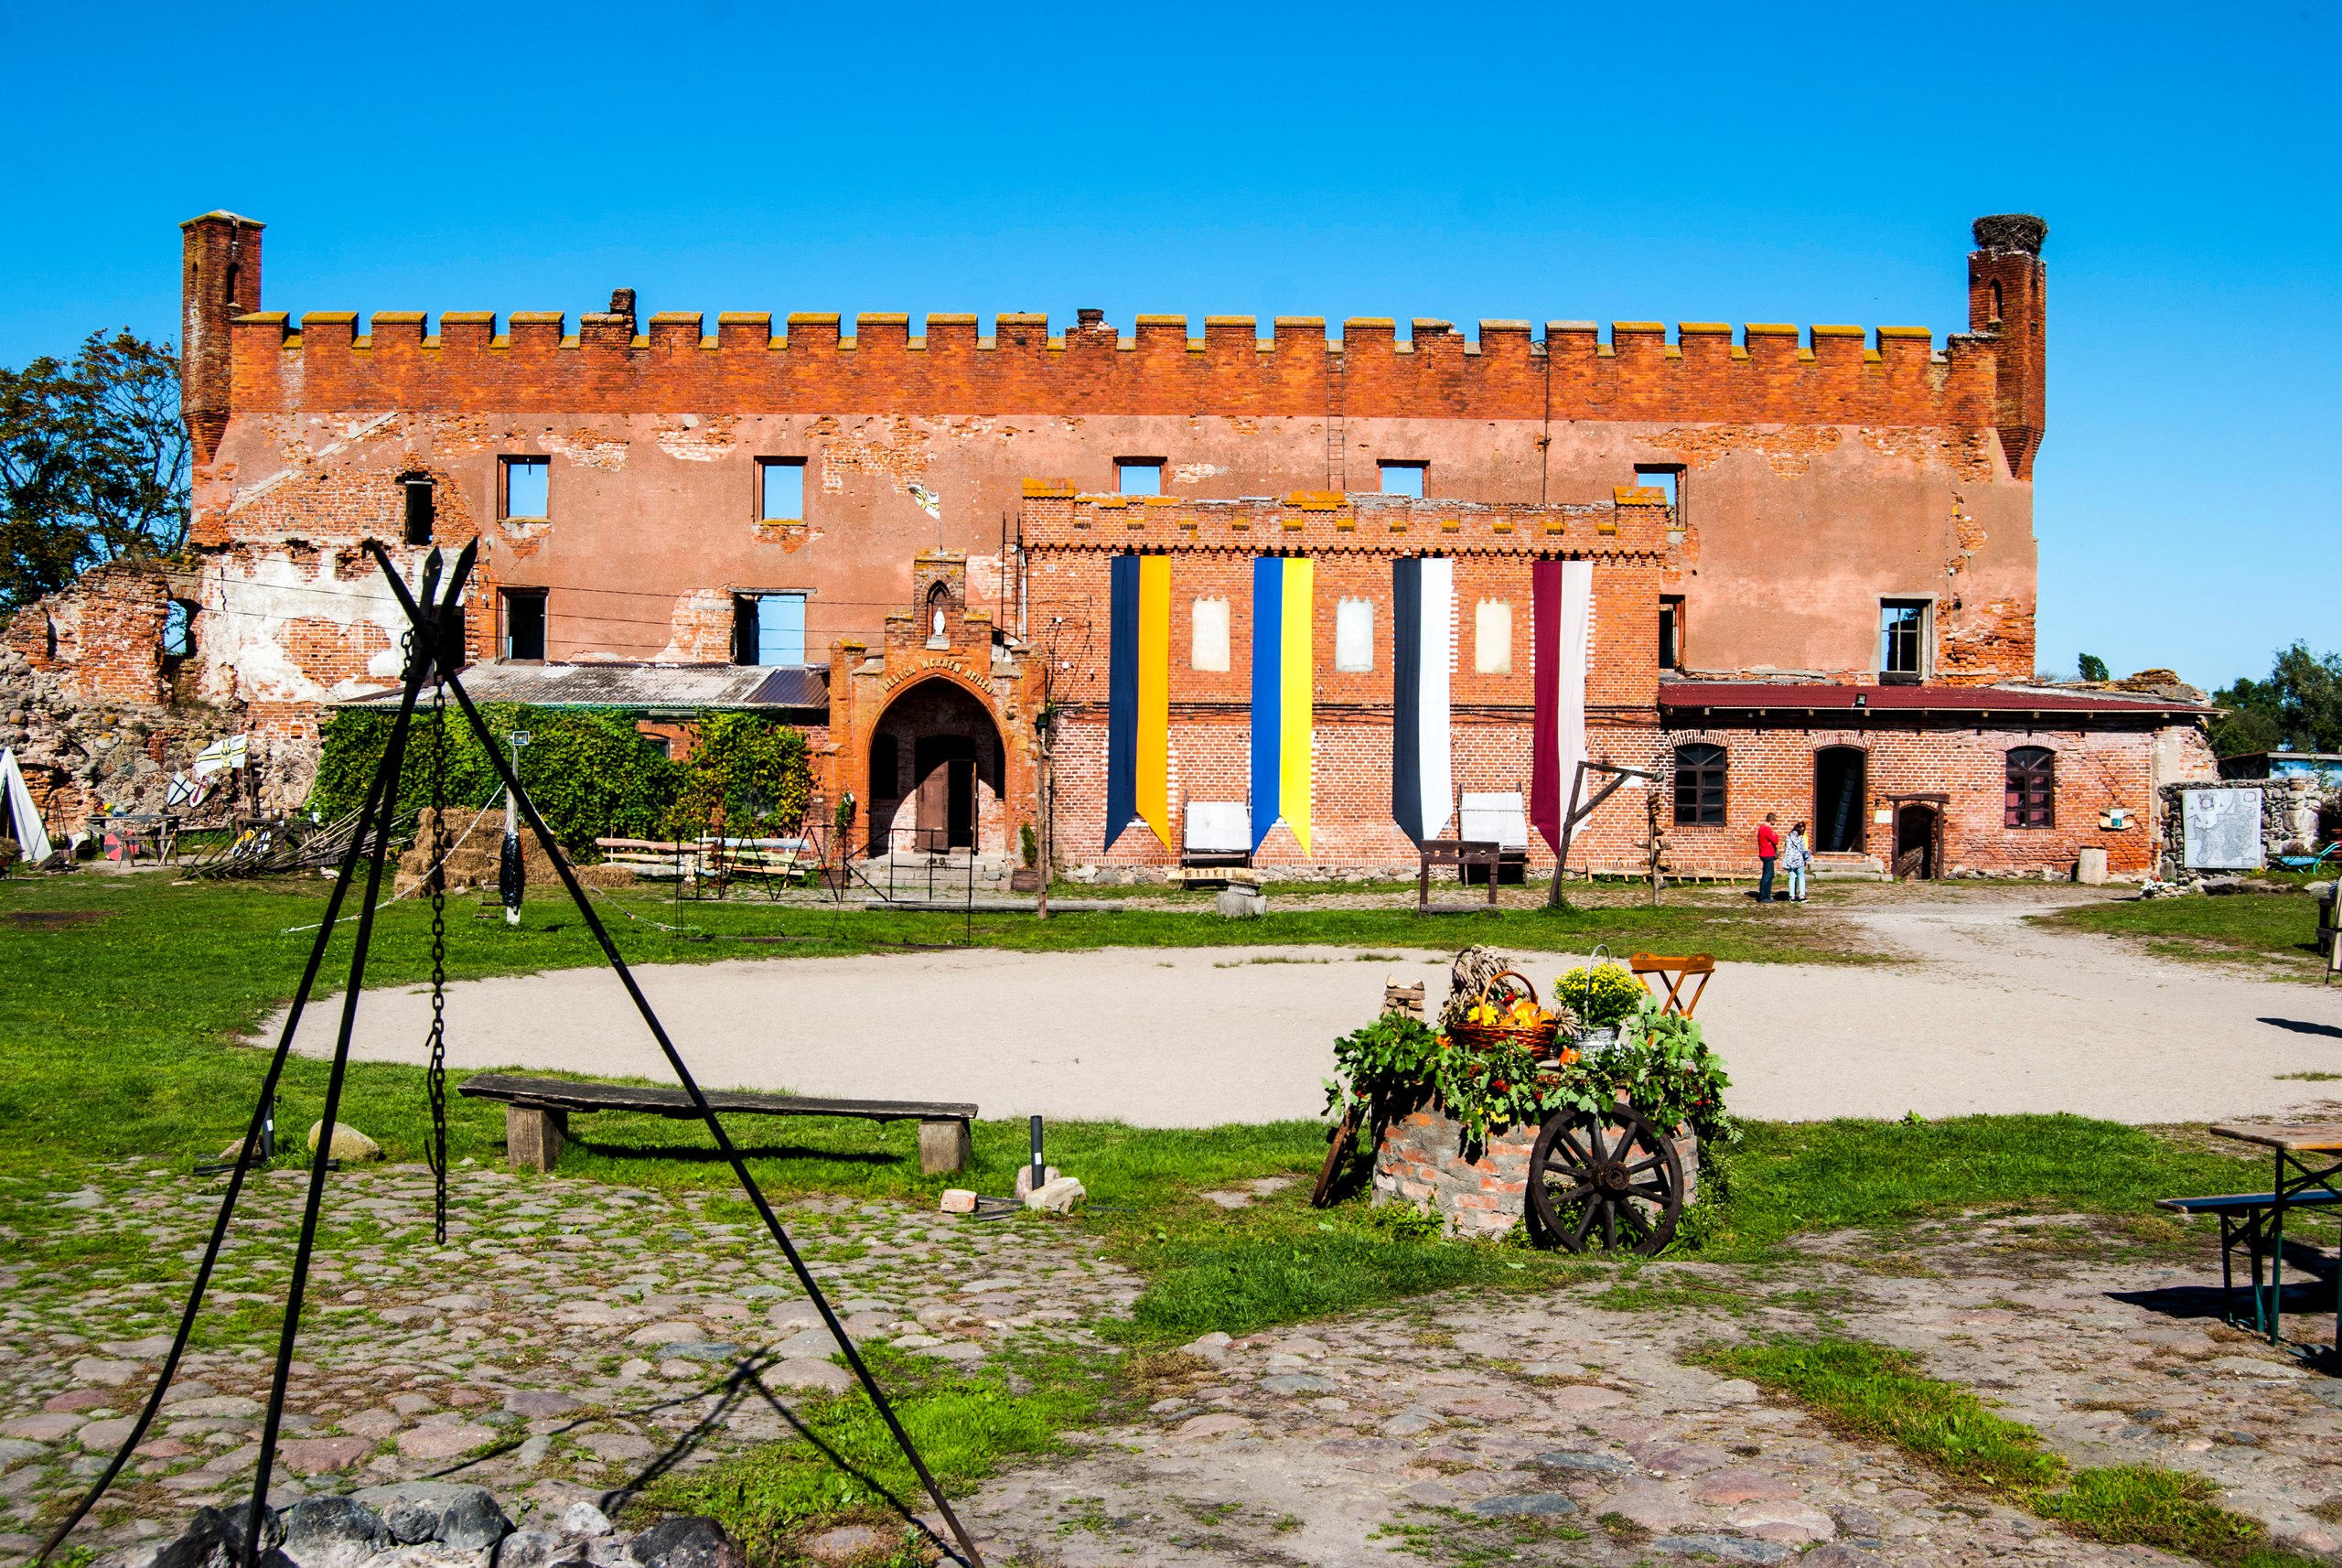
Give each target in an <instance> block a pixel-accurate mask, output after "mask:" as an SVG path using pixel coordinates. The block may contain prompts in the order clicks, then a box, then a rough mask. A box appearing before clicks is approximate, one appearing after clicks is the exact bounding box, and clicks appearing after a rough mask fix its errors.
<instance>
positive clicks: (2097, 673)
mask: <svg viewBox="0 0 2342 1568" xmlns="http://www.w3.org/2000/svg"><path fill="white" fill-rule="evenodd" d="M2080 663H2081V676H2082V679H2083V680H2085V681H2110V680H2112V679H2113V677H2112V676H2111V675H2109V674H2108V673H2107V672H2106V660H2103V659H2100V657H2099V656H2098V655H2097V654H2095V653H2085V654H2083V655H2082V656H2081V660H2080Z"/></svg>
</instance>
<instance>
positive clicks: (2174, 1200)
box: [2155, 1187, 2342, 1334]
mask: <svg viewBox="0 0 2342 1568" xmlns="http://www.w3.org/2000/svg"><path fill="white" fill-rule="evenodd" d="M2336 1204H2342V1193H2337V1192H2335V1191H2333V1190H2331V1189H2329V1188H2326V1187H2312V1188H2310V1189H2308V1190H2307V1191H2304V1192H2289V1193H2287V1194H2286V1195H2285V1207H2286V1208H2288V1209H2294V1208H2331V1207H2333V1206H2334V1205H2336ZM2276 1205H2277V1195H2276V1194H2275V1193H2273V1192H2229V1193H2220V1194H2218V1195H2216V1196H2213V1197H2159V1198H2157V1199H2155V1207H2156V1208H2167V1209H2169V1210H2170V1211H2171V1212H2172V1213H2174V1214H2209V1215H2211V1216H2213V1217H2214V1218H2216V1219H2218V1220H2219V1222H2220V1313H2221V1316H2222V1317H2223V1318H2224V1319H2225V1320H2226V1321H2227V1322H2229V1324H2230V1325H2232V1326H2235V1327H2238V1328H2249V1329H2251V1330H2252V1331H2253V1332H2255V1333H2260V1334H2266V1333H2268V1332H2269V1331H2270V1330H2271V1328H2272V1326H2274V1323H2275V1318H2274V1310H2275V1305H2276V1304H2275V1303H2273V1302H2270V1301H2267V1300H2266V1298H2265V1293H2264V1291H2263V1288H2262V1285H2261V1258H2262V1257H2263V1256H2264V1255H2265V1254H2266V1253H2267V1252H2268V1251H2269V1242H2270V1234H2269V1226H2268V1218H2269V1212H2270V1210H2271V1209H2272V1208H2275V1207H2276ZM2240 1246H2241V1247H2243V1248H2244V1249H2245V1250H2246V1251H2247V1252H2248V1253H2249V1254H2250V1257H2251V1268H2252V1316H2251V1317H2250V1318H2249V1319H2248V1318H2247V1317H2246V1316H2244V1315H2243V1314H2241V1313H2240V1312H2238V1311H2237V1310H2236V1290H2237V1285H2236V1264H2235V1260H2234V1254H2235V1249H2236V1248H2238V1247H2240Z"/></svg>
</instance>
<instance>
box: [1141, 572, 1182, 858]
mask: <svg viewBox="0 0 2342 1568" xmlns="http://www.w3.org/2000/svg"><path fill="white" fill-rule="evenodd" d="M1136 762H1137V765H1138V779H1137V785H1136V790H1135V793H1136V796H1137V804H1138V814H1139V816H1140V817H1142V818H1143V819H1144V821H1145V822H1146V825H1147V826H1148V827H1150V828H1153V829H1154V830H1155V837H1156V838H1158V839H1161V840H1162V841H1163V847H1164V848H1165V849H1169V848H1171V847H1172V846H1173V844H1174V843H1175V842H1176V841H1175V840H1174V839H1173V838H1172V836H1171V557H1169V556H1168V555H1142V556H1140V557H1139V558H1138V756H1137V758H1136Z"/></svg>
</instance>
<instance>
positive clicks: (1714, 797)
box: [1675, 742, 1727, 828]
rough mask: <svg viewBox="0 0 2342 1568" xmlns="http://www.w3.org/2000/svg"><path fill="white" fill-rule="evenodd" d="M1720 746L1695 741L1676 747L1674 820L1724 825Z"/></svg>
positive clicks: (1722, 755)
mask: <svg viewBox="0 0 2342 1568" xmlns="http://www.w3.org/2000/svg"><path fill="white" fill-rule="evenodd" d="M1726 763H1727V759H1726V757H1725V756H1724V747H1722V746H1708V745H1706V744H1704V743H1696V742H1695V743H1693V744H1692V745H1688V746H1677V747H1676V748H1675V820H1676V822H1678V823H1680V824H1681V825H1684V826H1688V827H1709V828H1719V827H1722V826H1723V825H1724V769H1725V767H1726Z"/></svg>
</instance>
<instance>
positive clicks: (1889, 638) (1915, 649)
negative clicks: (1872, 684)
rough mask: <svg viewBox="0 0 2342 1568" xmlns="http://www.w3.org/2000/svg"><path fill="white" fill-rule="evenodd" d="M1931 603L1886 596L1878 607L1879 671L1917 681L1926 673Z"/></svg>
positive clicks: (1922, 600)
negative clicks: (1929, 608)
mask: <svg viewBox="0 0 2342 1568" xmlns="http://www.w3.org/2000/svg"><path fill="white" fill-rule="evenodd" d="M1927 633H1928V605H1927V601H1926V600H1924V599H1882V600H1880V601H1879V606H1878V672H1879V673H1880V674H1881V675H1882V676H1887V677H1893V676H1897V675H1899V676H1901V677H1903V678H1904V679H1905V680H1906V681H1917V680H1918V679H1919V677H1920V676H1921V675H1922V674H1924V673H1925V672H1926V659H1927V643H1928V636H1927Z"/></svg>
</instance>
